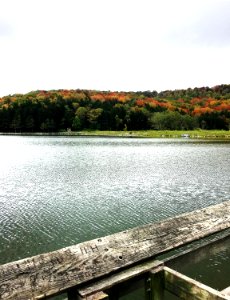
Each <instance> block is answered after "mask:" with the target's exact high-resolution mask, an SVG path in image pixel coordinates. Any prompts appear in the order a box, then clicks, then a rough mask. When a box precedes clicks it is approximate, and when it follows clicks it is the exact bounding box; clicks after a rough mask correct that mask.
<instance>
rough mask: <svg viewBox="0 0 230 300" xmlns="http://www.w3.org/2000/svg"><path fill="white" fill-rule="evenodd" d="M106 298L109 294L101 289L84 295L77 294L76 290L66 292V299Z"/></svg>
mask: <svg viewBox="0 0 230 300" xmlns="http://www.w3.org/2000/svg"><path fill="white" fill-rule="evenodd" d="M108 299H109V296H108V295H107V294H106V293H104V292H103V291H101V292H97V293H94V294H92V295H90V296H84V297H82V296H81V295H79V294H78V293H77V291H76V290H75V291H73V292H69V293H68V300H108Z"/></svg>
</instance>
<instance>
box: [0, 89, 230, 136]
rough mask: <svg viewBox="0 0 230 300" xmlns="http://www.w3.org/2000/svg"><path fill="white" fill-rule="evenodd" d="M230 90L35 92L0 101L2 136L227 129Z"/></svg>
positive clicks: (228, 123)
mask: <svg viewBox="0 0 230 300" xmlns="http://www.w3.org/2000/svg"><path fill="white" fill-rule="evenodd" d="M229 127H230V85H219V86H215V87H213V88H209V87H202V88H194V89H191V88H189V89H186V90H174V91H162V92H160V93H158V92H156V91H143V92H111V91H94V90H80V89H77V90H52V91H34V92H30V93H28V94H23V95H22V94H15V95H8V96H5V97H2V98H0V131H1V132H11V131H15V132H20V131H21V132H33V131H44V132H49V131H54V132H55V131H62V130H63V131H64V130H67V129H69V130H83V129H101V130H126V129H128V130H142V129H194V128H203V129H224V130H229Z"/></svg>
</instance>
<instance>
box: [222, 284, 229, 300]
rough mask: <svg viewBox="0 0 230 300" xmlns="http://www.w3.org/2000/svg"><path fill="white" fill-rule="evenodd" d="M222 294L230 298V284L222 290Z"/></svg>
mask: <svg viewBox="0 0 230 300" xmlns="http://www.w3.org/2000/svg"><path fill="white" fill-rule="evenodd" d="M221 294H223V295H225V296H227V297H228V298H229V299H230V286H229V287H227V288H226V289H224V290H222V291H221Z"/></svg>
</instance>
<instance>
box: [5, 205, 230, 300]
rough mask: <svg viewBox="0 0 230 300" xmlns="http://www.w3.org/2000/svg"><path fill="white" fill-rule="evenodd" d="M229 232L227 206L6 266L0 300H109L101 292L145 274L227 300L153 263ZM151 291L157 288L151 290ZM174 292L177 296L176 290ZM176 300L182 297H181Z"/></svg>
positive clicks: (106, 295) (146, 226) (159, 263)
mask: <svg viewBox="0 0 230 300" xmlns="http://www.w3.org/2000/svg"><path fill="white" fill-rule="evenodd" d="M228 228H230V201H226V202H223V203H221V204H218V205H214V206H211V207H207V208H205V209H202V210H198V211H194V212H190V213H186V214H183V215H180V216H177V217H175V218H171V219H167V220H165V221H162V222H158V223H151V224H148V225H145V226H141V227H137V228H134V229H130V230H126V231H123V232H120V233H116V234H113V235H110V236H106V237H102V238H98V239H94V240H91V241H87V242H84V243H80V244H77V245H74V246H70V247H67V248H63V249H60V250H58V251H54V252H50V253H45V254H41V255H37V256H34V257H31V258H26V259H23V260H20V261H16V262H12V263H8V264H5V265H2V266H0V299H1V300H2V299H5V300H8V299H9V300H10V299H15V300H19V299H20V300H23V299H44V298H46V297H47V296H51V295H55V294H60V293H61V292H67V293H68V299H93V297H94V298H95V299H106V297H107V299H108V297H109V296H108V294H106V293H105V292H104V291H105V290H108V289H109V288H110V287H112V286H114V285H116V284H119V282H121V281H122V282H123V281H124V280H127V279H130V278H133V277H135V276H140V275H141V274H147V273H148V274H150V278H157V279H154V280H153V282H155V283H156V282H158V283H159V282H160V281H159V280H161V283H160V284H159V285H161V284H163V285H162V286H165V287H166V288H167V289H168V290H170V291H171V292H172V290H173V287H174V286H176V283H178V282H181V283H180V284H181V286H184V285H186V284H184V283H185V282H187V286H188V291H190V294H192V293H193V292H194V293H193V294H194V295H195V294H197V288H198V289H199V290H203V291H206V292H207V293H208V295H209V296H208V297H211V296H210V295H212V297H211V298H205V297H206V296H205V295H207V294H205V293H206V292H203V294H202V293H201V298H196V299H229V298H228V296H227V295H224V293H223V294H222V293H220V292H217V291H215V290H212V289H211V288H209V289H208V288H206V287H204V286H203V285H201V286H200V285H199V284H197V282H194V281H192V280H188V278H186V277H183V276H181V275H180V274H179V275H178V273H175V271H174V270H171V269H169V268H168V267H166V266H165V264H164V262H162V261H160V262H159V261H156V260H154V258H155V257H156V256H157V255H159V254H163V253H166V252H168V251H170V250H172V249H175V248H178V247H180V246H183V245H185V244H189V243H191V242H193V241H196V240H199V239H202V238H204V237H207V236H210V235H212V234H214V233H217V232H220V231H223V230H225V229H228ZM156 274H157V275H156ZM162 274H163V275H162ZM122 276H123V279H122ZM178 276H179V277H178ZM162 278H163V279H162ZM109 280H110V283H109ZM151 280H152V279H151ZM103 281H104V285H103V284H102V283H103ZM162 282H163V283H162ZM188 282H189V283H188ZM178 284H179V283H178ZM98 285H100V287H98ZM90 286H91V291H89V289H90ZM96 286H97V288H95V287H96ZM194 286H195V287H194ZM210 289H211V290H210ZM150 290H151V291H153V290H154V291H156V290H159V288H158V289H156V288H154V289H152V287H151V288H150ZM176 290H179V286H178V287H177V288H176ZM191 291H192V292H191ZM185 294H186V293H185ZM179 296H180V297H181V298H183V297H184V296H183V293H182V294H180V295H179ZM190 296H191V295H190ZM90 297H91V298H90ZM96 297H98V298H96ZM103 297H104V298H103ZM186 297H187V296H186ZM109 299H111V296H110V298H109ZM149 299H150V298H149ZM151 299H153V297H152V298H151ZM157 299H158V298H157ZM159 299H162V298H159ZM183 299H187V298H183ZM191 299H192V298H191ZM194 299H195V298H194Z"/></svg>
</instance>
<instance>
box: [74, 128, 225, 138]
mask: <svg viewBox="0 0 230 300" xmlns="http://www.w3.org/2000/svg"><path fill="white" fill-rule="evenodd" d="M78 134H80V135H92V136H114V137H142V138H182V135H183V134H188V135H189V137H190V138H194V139H227V140H230V131H225V130H190V131H186V130H138V131H135V130H133V131H100V130H90V131H88V130H87V131H80V132H78Z"/></svg>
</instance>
